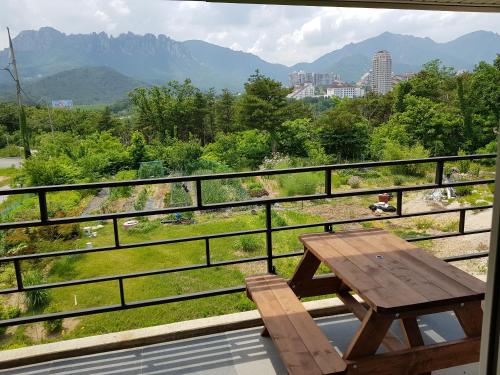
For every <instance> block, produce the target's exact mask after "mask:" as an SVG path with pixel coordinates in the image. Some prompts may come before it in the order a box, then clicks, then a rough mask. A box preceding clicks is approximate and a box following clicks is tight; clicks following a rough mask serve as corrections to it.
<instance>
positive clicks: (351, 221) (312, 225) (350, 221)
mask: <svg viewBox="0 0 500 375" xmlns="http://www.w3.org/2000/svg"><path fill="white" fill-rule="evenodd" d="M399 218H400V216H397V215H390V216H370V217H366V218H357V219H345V220H335V221H323V222H320V223H308V224H297V225H288V226H286V227H276V228H273V232H280V231H286V230H294V229H305V228H315V227H324V226H325V225H328V226H330V225H342V224H354V223H364V222H366V221H378V220H389V219H399Z"/></svg>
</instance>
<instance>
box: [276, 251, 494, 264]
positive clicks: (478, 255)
mask: <svg viewBox="0 0 500 375" xmlns="http://www.w3.org/2000/svg"><path fill="white" fill-rule="evenodd" d="M302 255H304V252H303V251H295V252H291V253H284V254H276V255H274V256H273V258H274V259H280V258H292V257H299V256H302ZM488 255H489V253H488V251H483V252H480V253H472V254H462V255H453V256H449V257H444V258H439V259H442V260H444V261H445V262H458V261H461V260H470V259H476V258H485V257H487V256H488Z"/></svg>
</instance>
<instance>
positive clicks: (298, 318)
mask: <svg viewBox="0 0 500 375" xmlns="http://www.w3.org/2000/svg"><path fill="white" fill-rule="evenodd" d="M272 291H273V293H274V295H275V297H276V299H277V300H278V301H279V302H280V304H281V306H282V307H283V310H284V311H285V312H286V313H287V315H288V319H290V321H291V322H292V324H293V326H294V327H295V329H296V330H297V332H298V333H299V335H300V337H301V339H302V341H303V343H304V345H305V346H306V348H308V350H309V352H310V353H311V355H312V356H313V357H314V359H315V361H316V364H317V365H318V367H319V368H320V369H321V371H322V372H323V373H324V374H331V373H338V372H342V371H344V370H345V368H346V365H345V362H344V361H343V360H342V357H341V356H340V355H339V354H338V352H337V351H336V350H335V348H334V347H333V346H332V345H331V344H330V341H329V340H328V338H327V337H326V336H325V335H324V333H323V332H322V331H321V329H320V328H319V327H318V325H317V324H316V323H315V322H314V320H313V319H312V318H311V316H310V315H309V313H308V312H307V311H306V309H305V308H304V306H303V305H302V303H301V302H300V301H299V300H298V299H297V297H296V296H295V295H294V294H293V292H292V290H291V289H289V288H287V289H277V288H273V289H272Z"/></svg>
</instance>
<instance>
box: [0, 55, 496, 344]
mask: <svg viewBox="0 0 500 375" xmlns="http://www.w3.org/2000/svg"><path fill="white" fill-rule="evenodd" d="M288 93H289V89H288V88H286V87H284V85H283V84H282V83H280V82H278V81H276V80H273V79H272V78H269V77H267V76H265V75H263V74H261V73H260V72H256V73H255V74H253V75H251V76H250V77H249V79H248V81H247V82H246V83H245V86H244V91H243V93H242V94H241V95H234V94H232V93H231V92H230V91H228V90H224V91H223V92H222V93H221V94H217V93H216V92H215V91H213V90H201V89H199V88H197V87H196V86H194V85H193V84H192V83H191V82H190V81H188V80H187V81H184V82H178V81H170V82H168V83H167V84H166V85H163V86H151V87H147V88H144V87H141V88H135V89H133V90H132V91H131V92H130V93H129V98H128V100H126V101H120V102H119V103H115V104H114V105H112V106H109V107H104V108H101V109H95V108H86V109H82V108H74V109H50V108H47V107H46V106H45V105H40V106H27V107H26V117H27V125H28V129H29V138H30V143H31V148H32V149H33V155H32V156H31V157H29V158H28V159H27V160H23V161H22V165H21V167H20V168H0V188H2V189H5V188H7V189H8V188H9V187H21V186H37V185H54V184H70V183H80V182H92V181H109V180H115V181H123V180H131V179H138V178H140V179H144V178H149V177H159V176H181V175H200V174H212V173H218V172H230V171H242V170H256V169H279V168H288V167H295V166H307V165H319V164H328V163H334V162H354V161H360V160H365V161H366V160H395V159H412V158H426V157H429V156H436V155H456V154H470V153H476V152H479V153H484V152H488V153H489V152H494V151H495V150H496V148H497V141H496V140H497V136H498V135H497V132H498V128H499V124H500V57H497V58H496V60H495V61H494V62H493V63H492V64H490V63H487V62H481V63H480V64H478V65H477V67H476V68H475V69H474V71H473V72H471V73H463V74H458V75H457V74H456V72H455V71H454V70H453V69H452V68H448V67H446V66H444V65H443V64H441V63H440V62H439V61H431V62H429V63H427V64H425V66H424V68H423V70H422V71H421V72H420V73H418V74H417V75H415V76H413V77H412V78H410V79H409V80H408V81H404V82H401V83H400V84H398V85H397V86H396V87H395V89H394V90H393V92H391V93H389V94H386V95H373V94H372V95H367V96H365V97H362V98H357V99H345V100H338V99H329V98H309V99H307V100H298V101H291V100H288V99H287V97H286V96H287V94H288ZM17 114H18V108H17V105H16V104H15V103H13V102H8V103H7V102H2V103H0V155H2V156H9V155H10V156H19V155H20V154H21V150H20V148H19V145H20V143H21V142H20V134H19V130H18V129H19V122H18V117H17V116H18V115H17ZM10 160H12V159H10ZM3 161H4V162H5V159H3ZM8 161H9V160H7V162H8ZM145 162H152V163H145ZM493 168H494V166H493V164H492V160H491V159H482V160H474V161H470V160H461V161H457V162H449V163H448V162H447V163H446V164H445V166H444V173H445V175H446V176H448V175H451V174H452V172H453V174H454V178H456V179H457V181H473V180H474V179H479V180H481V181H483V182H484V180H485V179H486V180H488V179H491V178H492V177H493V176H494V171H493ZM434 179H435V165H434V164H433V163H422V164H415V165H404V166H401V165H394V166H388V167H379V168H349V169H338V170H333V171H332V173H331V176H330V182H329V183H330V188H331V189H332V191H334V192H351V193H356V191H357V189H382V188H384V189H386V188H387V191H394V190H391V187H392V188H393V189H394V187H396V186H413V187H416V189H417V190H418V191H413V192H406V191H405V195H404V199H405V201H404V202H405V203H404V207H405V210H407V209H408V208H409V207H411V209H414V208H415V207H418V208H416V210H415V211H414V212H422V211H426V210H425V208H430V209H429V210H428V212H430V213H431V214H432V215H429V216H420V215H419V216H418V217H414V218H408V217H404V215H403V216H402V217H399V218H396V219H391V218H390V217H389V216H384V215H391V214H390V213H387V214H386V213H384V212H383V211H380V212H377V211H378V210H375V213H373V212H372V211H371V210H370V208H369V207H370V206H372V205H373V203H374V199H376V196H374V195H372V196H368V195H366V194H364V195H358V196H354V197H340V196H339V197H335V198H333V199H314V200H312V201H297V202H295V198H293V199H291V201H290V202H281V201H280V204H276V205H274V206H271V205H270V206H269V207H272V208H271V215H270V218H271V225H272V227H273V228H276V227H282V228H283V227H287V226H289V227H291V228H287V230H286V231H280V232H274V231H273V234H272V236H273V237H272V238H273V239H272V249H273V251H274V254H287V253H294V252H297V251H299V250H300V249H301V244H300V242H299V240H298V236H299V235H301V234H303V233H307V232H311V231H314V230H320V231H321V230H323V227H324V224H323V223H325V222H327V221H330V222H331V221H332V219H333V220H337V221H342V220H346V222H347V221H349V220H352V219H353V218H357V219H360V218H362V220H363V223H362V224H363V227H374V226H377V227H379V228H384V229H386V230H390V231H392V232H394V233H396V234H397V235H398V236H401V237H403V238H412V239H415V240H419V241H420V240H425V241H421V242H420V244H422V246H425V249H426V250H428V251H430V252H432V253H434V254H435V255H437V256H441V257H443V256H453V255H458V254H457V253H456V249H454V250H453V251H450V250H449V249H448V250H446V247H445V246H444V244H443V242H439V241H441V240H437V241H436V242H435V243H434V242H432V241H430V240H429V239H428V237H429V233H431V234H435V235H436V236H437V237H439V236H440V235H442V236H443V237H449V238H452V237H454V236H455V235H456V234H459V230H460V222H459V220H458V217H456V216H457V215H456V214H458V212H454V213H455V216H453V210H450V211H451V215H452V216H451V217H450V216H449V215H448V213H447V214H440V215H434V212H433V210H435V209H436V207H440V208H442V209H443V210H445V209H447V208H446V207H447V206H451V205H454V206H453V207H468V208H472V207H474V210H472V209H470V210H469V211H468V213H467V215H468V218H467V223H473V224H474V225H477V228H481V225H482V224H481V223H484V222H486V221H487V222H488V223H489V222H491V217H487V216H484V215H482V214H484V213H485V212H486V213H487V210H488V206H489V205H490V204H491V202H492V200H493V188H494V184H484V183H483V184H476V185H474V186H472V185H467V186H465V185H462V186H457V187H456V188H455V196H454V197H447V196H446V194H445V195H443V196H442V198H440V199H438V200H432V201H429V200H426V199H427V198H426V197H427V196H428V195H429V194H431V195H432V194H434V191H430V192H429V191H427V192H424V191H422V190H420V186H418V185H422V184H429V183H432V182H433V181H434ZM180 180H183V179H182V178H181V179H179V180H177V181H176V182H173V183H158V184H146V185H138V186H135V185H134V186H131V185H129V184H125V185H124V186H120V187H112V188H104V189H85V190H68V191H56V192H51V191H48V192H47V194H46V202H47V203H46V204H47V211H48V217H49V218H50V219H52V218H63V217H83V216H85V218H84V219H87V220H88V221H85V224H84V223H72V224H60V225H49V226H32V227H24V225H21V226H20V227H19V228H15V229H5V230H2V231H0V257H2V256H11V255H24V254H40V253H45V252H62V254H59V255H58V256H52V255H53V253H52V254H51V256H50V257H43V258H38V259H36V260H33V261H32V260H23V261H21V262H22V263H21V262H20V264H22V279H23V282H24V285H44V284H47V283H54V282H60V281H69V280H80V279H89V278H94V277H107V276H109V275H110V274H111V273H112V274H118V275H126V274H130V273H131V272H136V271H140V272H146V273H147V272H149V271H152V272H151V274H150V275H147V276H145V277H136V278H131V279H127V280H126V283H125V284H126V294H125V295H126V296H127V297H126V298H127V301H128V300H131V301H140V300H145V299H146V300H147V299H153V298H159V297H160V298H163V297H168V296H177V295H179V294H185V293H196V292H199V291H200V290H214V289H221V288H227V287H228V286H234V285H241V283H242V282H243V280H244V278H245V277H247V276H248V275H251V274H255V273H260V272H265V264H264V263H265V262H260V263H259V262H258V261H256V262H253V263H250V262H247V261H243V262H241V264H240V261H239V260H240V259H243V260H244V259H247V260H248V259H254V257H261V259H265V255H266V254H267V251H268V250H267V249H268V248H267V247H266V238H265V237H264V236H265V233H254V234H248V235H242V236H236V235H235V236H231V237H224V238H212V239H211V240H210V248H211V254H212V255H211V258H210V259H213V261H214V263H213V264H212V265H214V266H213V267H212V266H211V267H208V268H206V269H196V270H193V271H182V272H168V273H165V274H162V273H161V272H156V271H157V270H159V269H170V270H172V269H176V268H178V267H181V268H182V267H186V266H188V267H189V266H191V265H195V267H196V268H198V265H199V264H202V263H203V262H205V260H206V258H205V249H204V247H203V246H204V243H205V242H204V241H189V242H183V243H177V241H173V242H175V243H170V244H166V243H165V239H175V238H184V239H185V238H187V237H191V236H200V234H201V235H206V234H208V235H211V234H220V233H223V232H234V233H236V234H238V233H241V231H246V230H254V229H256V228H259V229H260V228H266V225H269V223H268V221H267V220H266V216H265V213H264V211H263V210H262V207H261V206H259V205H258V204H256V205H255V206H254V205H253V204H252V203H253V202H251V200H252V199H254V198H259V197H269V198H271V199H273V198H280V197H297V196H299V197H298V198H299V200H300V199H301V198H300V196H310V195H315V194H322V193H324V191H325V187H326V186H327V185H326V184H327V183H328V182H327V181H328V180H325V175H324V173H322V172H306V173H296V174H293V175H292V174H278V175H269V176H265V177H263V176H258V177H245V178H228V179H220V178H218V179H211V180H206V181H203V183H202V184H201V186H200V187H197V186H195V184H193V183H191V182H190V181H180ZM424 187H425V186H424ZM198 188H200V190H198ZM433 190H434V189H433ZM198 191H199V193H200V194H201V197H202V202H203V204H206V205H210V204H217V203H222V202H235V201H245V202H246V203H245V202H243V203H245V204H246V206H237V207H236V206H235V207H234V208H232V209H223V210H217V209H210V210H207V211H202V212H192V211H187V212H185V211H186V210H184V209H179V211H180V212H179V211H178V212H176V210H177V208H178V207H184V208H186V207H188V206H192V205H193V202H196V199H198V198H197V196H196V195H197V194H198ZM425 194H426V195H425ZM315 198H316V197H315ZM249 202H251V203H249ZM426 202H427V203H426ZM438 205H439V206H438ZM457 205H458V206H457ZM422 206H425V207H424V208H422ZM205 208H209V207H208V206H205ZM157 209H158V210H164V209H169V210H170V209H172V210H171V211H170V212H176V213H175V214H174V213H172V214H169V215H153V216H143V212H142V213H139V214H135V212H137V211H145V210H146V211H150V210H157ZM393 209H394V210H396V208H394V207H393ZM480 209H482V211H481V212H482V214H477V215H476V214H475V211H477V210H480ZM155 212H158V211H155ZM163 212H165V211H163ZM464 212H465V211H464ZM112 213H120V215H121V214H122V213H125V216H126V217H124V218H123V219H122V218H119V219H117V220H116V222H115V223H114V225H113V223H112V221H111V220H99V221H97V220H94V219H95V216H93V215H99V214H112ZM377 215H378V216H377ZM469 215H470V216H469ZM472 215H474V216H472ZM480 215H482V216H480ZM133 216H136V217H133ZM391 216H392V217H393V218H394V216H393V215H391ZM480 217H482V218H483V219H482V221H480V220H478V219H479V218H480ZM485 218H486V219H485ZM39 219H40V208H39V200H38V197H37V196H36V194H16V195H11V196H9V197H8V198H7V199H4V200H2V201H0V222H4V223H5V222H9V223H11V222H17V223H18V222H23V223H25V222H27V223H29V222H30V221H35V222H36V221H38V220H39ZM132 219H133V220H132ZM380 219H383V220H380ZM128 220H131V221H132V222H133V226H132V224H131V223H130V222H127V221H128ZM318 223H321V224H320V227H318V228H313V227H314V225H317V224H318ZM52 224H54V223H52ZM304 224H307V225H309V224H311V227H309V226H308V227H307V228H304V227H302V225H304ZM349 225H353V224H349ZM115 226H116V228H117V229H116V230H117V231H118V233H119V241H120V243H121V244H128V245H131V246H130V248H126V247H125V246H124V247H119V248H117V249H114V250H113V248H112V247H111V250H109V251H105V252H104V251H97V252H94V251H93V250H92V252H88V253H85V254H81V253H78V254H76V253H71V254H66V253H65V252H66V251H68V250H74V249H90V247H93V249H99V248H101V249H102V248H109V246H113V244H114V243H115V241H117V240H116V237H115V233H114V230H115V229H114V228H115ZM294 226H295V228H299V229H295V228H294ZM337 227H338V228H339V230H342V229H345V228H346V227H345V226H341V225H335V230H337ZM360 227H361V226H360ZM288 229H290V230H288ZM349 229H352V226H351V227H349ZM259 232H260V231H259ZM485 235H488V234H485ZM214 237H218V236H214ZM468 237H472V236H468ZM476 238H477V237H476ZM146 241H154V242H155V243H154V244H153V245H151V246H142V245H144V244H145V242H146ZM460 241H465V240H464V239H463V237H461V238H460ZM464 243H465V245H463V244H462V243H460V244H459V245H457V244H456V243H455V247H457V248H458V247H459V246H462V245H463V247H464V248H465V249H462V250H463V251H464V252H465V251H469V252H474V251H478V252H480V251H484V250H485V248H484V246H485V245H484V243H483V242H481V241H476V242H475V243H474V244H470V246H469V243H466V242H464ZM134 244H139V245H141V247H140V248H133V247H135V246H132V245H134ZM459 251H461V250H460V249H459ZM235 259H236V260H237V261H236V262H235V263H234V264H231V265H230V266H224V265H221V266H219V265H217V266H215V262H221V263H223V262H225V261H227V260H235ZM297 261H298V258H293V257H288V256H287V257H283V258H280V259H276V260H275V263H274V264H275V265H276V267H277V270H278V272H279V274H280V275H283V276H284V277H289V276H290V275H291V274H292V273H293V270H294V269H295V267H296V264H297ZM480 261H481V260H471V261H469V262H467V265H465V266H462V267H467V271H471V272H475V273H479V274H484V272H485V266H484V264H483V263H480ZM110 264H112V265H113V267H112V269H110ZM179 280H182V283H180V282H179ZM16 285H17V282H16V274H15V272H14V267H12V266H11V265H10V264H9V263H8V262H4V264H3V265H0V289H3V290H9V289H11V288H15V287H16ZM16 294H18V295H22V298H4V297H2V298H0V317H1V318H2V319H10V318H15V317H18V316H23V317H27V316H33V315H37V314H51V313H54V312H67V311H70V310H75V304H76V302H75V301H77V302H78V307H77V308H79V309H85V308H87V307H95V306H107V305H109V303H113V302H110V301H116V298H118V297H117V296H118V291H117V285H116V283H108V282H102V283H96V284H92V286H91V287H90V286H89V285H88V284H82V285H78V284H76V283H75V285H71V286H68V287H54V288H50V289H47V288H45V289H39V290H38V289H37V290H29V289H28V290H26V291H24V292H22V293H16ZM253 308H255V307H254V305H252V303H251V302H250V301H249V300H248V298H247V297H246V296H245V294H244V293H235V294H231V295H224V296H218V297H211V298H201V299H196V300H188V301H184V302H176V303H169V304H163V305H158V306H151V307H147V308H143V309H140V308H138V309H131V310H124V311H120V312H113V313H103V314H95V315H88V316H79V317H76V318H70V319H64V320H63V319H60V318H59V317H60V315H59V316H56V317H55V318H54V319H50V320H47V321H46V322H45V323H44V324H43V325H42V324H41V323H35V324H25V325H18V326H14V327H12V328H9V330H8V331H6V329H5V327H3V328H1V329H0V336H1V337H0V348H2V349H4V348H14V347H20V346H26V345H31V344H34V343H39V342H47V341H53V340H57V339H61V338H64V339H68V338H75V337H83V336H89V335H99V334H103V333H107V332H113V331H120V330H126V329H134V328H139V327H146V326H152V325H157V324H165V323H171V322H178V321H182V320H187V319H196V318H201V317H207V316H213V315H221V314H226V313H232V312H237V311H245V310H250V309H253ZM53 317H54V316H53ZM35 331H36V332H40V333H39V334H38V333H37V335H36V336H35V335H34V334H33V332H35Z"/></svg>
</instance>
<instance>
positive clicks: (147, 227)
mask: <svg viewBox="0 0 500 375" xmlns="http://www.w3.org/2000/svg"><path fill="white" fill-rule="evenodd" d="M160 226H161V223H160V222H159V221H149V220H146V221H141V222H140V223H139V224H137V225H136V226H133V227H131V228H129V229H128V232H129V233H131V234H132V233H133V234H144V233H149V232H151V231H153V230H155V229H157V228H159V227H160Z"/></svg>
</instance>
